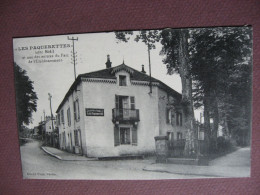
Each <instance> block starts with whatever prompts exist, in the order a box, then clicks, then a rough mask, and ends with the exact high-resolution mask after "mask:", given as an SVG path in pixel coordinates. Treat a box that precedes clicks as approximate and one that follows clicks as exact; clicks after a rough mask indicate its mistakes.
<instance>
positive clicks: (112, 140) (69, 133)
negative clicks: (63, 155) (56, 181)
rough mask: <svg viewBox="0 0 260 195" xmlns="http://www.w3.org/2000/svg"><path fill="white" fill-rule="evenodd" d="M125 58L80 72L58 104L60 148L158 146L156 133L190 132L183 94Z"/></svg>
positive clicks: (116, 150)
mask: <svg viewBox="0 0 260 195" xmlns="http://www.w3.org/2000/svg"><path fill="white" fill-rule="evenodd" d="M149 85H150V77H149V76H148V75H147V74H145V71H144V69H142V71H137V70H135V69H133V68H131V67H129V66H127V65H125V64H124V63H123V64H121V65H119V66H115V67H111V62H110V59H109V56H108V60H107V63H106V69H103V70H100V71H95V72H90V73H86V74H81V75H79V76H78V77H77V79H76V80H75V82H74V83H73V84H72V86H71V87H70V89H69V90H68V92H67V93H66V95H65V97H64V99H63V100H62V102H61V103H60V105H59V107H58V109H57V111H56V112H57V116H58V117H57V118H58V124H57V126H58V128H59V144H60V148H61V149H64V150H67V151H70V152H73V153H81V154H84V155H86V156H89V157H103V156H120V155H135V154H136V155H137V154H147V153H154V152H155V140H154V137H155V136H158V135H167V136H169V139H170V140H171V141H172V142H173V141H174V140H180V139H183V138H184V137H185V135H184V128H183V127H182V124H183V122H182V121H183V111H182V108H181V106H180V101H181V98H182V96H181V94H179V93H177V92H176V91H175V90H173V89H172V88H170V87H169V86H167V85H166V84H164V83H163V82H161V81H159V80H157V79H155V78H151V85H152V93H149V92H150V88H149Z"/></svg>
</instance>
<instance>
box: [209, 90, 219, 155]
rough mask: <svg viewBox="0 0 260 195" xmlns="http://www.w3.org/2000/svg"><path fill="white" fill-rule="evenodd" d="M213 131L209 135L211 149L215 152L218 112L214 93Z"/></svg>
mask: <svg viewBox="0 0 260 195" xmlns="http://www.w3.org/2000/svg"><path fill="white" fill-rule="evenodd" d="M213 102H214V104H213V108H212V109H213V131H212V133H211V140H212V145H211V146H212V149H213V150H215V151H216V150H217V137H218V125H219V112H218V99H217V94H216V91H215V90H214V94H213Z"/></svg>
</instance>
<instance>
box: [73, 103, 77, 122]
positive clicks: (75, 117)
mask: <svg viewBox="0 0 260 195" xmlns="http://www.w3.org/2000/svg"><path fill="white" fill-rule="evenodd" d="M73 111H74V120H77V114H76V101H74V102H73Z"/></svg>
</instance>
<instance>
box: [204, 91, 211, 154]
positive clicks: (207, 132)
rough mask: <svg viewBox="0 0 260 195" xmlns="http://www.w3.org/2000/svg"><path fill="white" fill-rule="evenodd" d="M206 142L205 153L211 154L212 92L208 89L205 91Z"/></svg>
mask: <svg viewBox="0 0 260 195" xmlns="http://www.w3.org/2000/svg"><path fill="white" fill-rule="evenodd" d="M203 105H204V135H205V136H204V142H205V155H208V154H209V137H210V114H209V108H210V92H209V90H208V89H205V91H204V99H203Z"/></svg>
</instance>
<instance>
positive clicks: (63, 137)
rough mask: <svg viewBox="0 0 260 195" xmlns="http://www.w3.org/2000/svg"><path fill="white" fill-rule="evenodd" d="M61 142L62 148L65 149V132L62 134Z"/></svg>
mask: <svg viewBox="0 0 260 195" xmlns="http://www.w3.org/2000/svg"><path fill="white" fill-rule="evenodd" d="M62 142H63V144H62V145H63V146H64V147H65V145H66V135H65V132H63V133H62Z"/></svg>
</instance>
